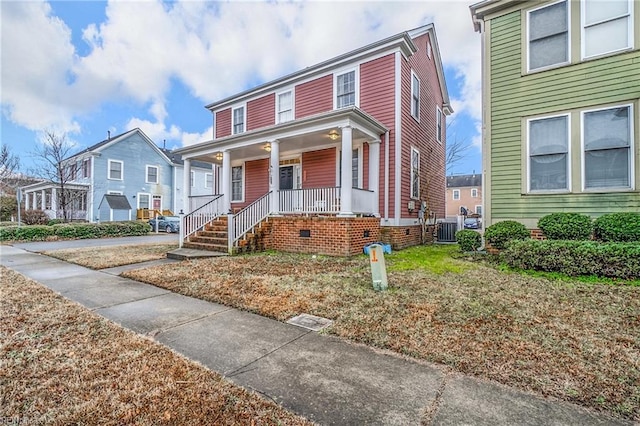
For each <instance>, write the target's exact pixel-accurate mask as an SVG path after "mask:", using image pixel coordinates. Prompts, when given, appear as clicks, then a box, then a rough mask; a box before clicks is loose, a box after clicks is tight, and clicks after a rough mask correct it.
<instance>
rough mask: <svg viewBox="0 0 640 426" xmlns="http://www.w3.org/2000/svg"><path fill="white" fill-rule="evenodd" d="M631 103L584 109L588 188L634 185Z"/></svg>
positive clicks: (584, 168) (583, 126)
mask: <svg viewBox="0 0 640 426" xmlns="http://www.w3.org/2000/svg"><path fill="white" fill-rule="evenodd" d="M632 117H633V108H632V106H631V105H624V106H617V107H614V108H608V109H600V110H592V111H583V112H582V138H583V141H582V144H583V149H584V153H583V170H584V172H583V175H584V189H594V188H630V187H631V181H632V172H631V164H632V163H631V161H632V158H631V149H632V148H631V147H632V142H633V140H632V136H631V135H632V134H633V130H632Z"/></svg>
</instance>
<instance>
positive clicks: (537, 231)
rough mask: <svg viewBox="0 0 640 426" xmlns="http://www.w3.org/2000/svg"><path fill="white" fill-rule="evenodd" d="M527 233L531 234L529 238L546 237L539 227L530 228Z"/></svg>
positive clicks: (541, 238) (540, 238)
mask: <svg viewBox="0 0 640 426" xmlns="http://www.w3.org/2000/svg"><path fill="white" fill-rule="evenodd" d="M529 233H530V234H531V238H532V239H534V240H546V239H547V237H545V236H544V233H542V230H540V229H530V230H529Z"/></svg>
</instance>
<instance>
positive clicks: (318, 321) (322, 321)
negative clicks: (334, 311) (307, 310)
mask: <svg viewBox="0 0 640 426" xmlns="http://www.w3.org/2000/svg"><path fill="white" fill-rule="evenodd" d="M287 324H293V325H297V326H298V327H302V328H306V329H308V330H312V331H320V330H322V329H323V328H327V327H329V326H330V325H331V324H333V321H331V320H330V319H327V318H322V317H317V316H315V315H309V314H300V315H297V316H295V317H293V318H291V319H289V320H288V321H287Z"/></svg>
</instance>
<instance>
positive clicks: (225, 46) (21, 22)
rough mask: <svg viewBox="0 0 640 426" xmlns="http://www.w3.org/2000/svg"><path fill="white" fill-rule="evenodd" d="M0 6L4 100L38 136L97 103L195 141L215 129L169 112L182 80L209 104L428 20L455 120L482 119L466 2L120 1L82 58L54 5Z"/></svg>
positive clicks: (148, 127)
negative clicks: (189, 124) (132, 112)
mask: <svg viewBox="0 0 640 426" xmlns="http://www.w3.org/2000/svg"><path fill="white" fill-rule="evenodd" d="M78 5H79V7H80V4H78ZM1 6H2V17H1V18H2V22H1V27H2V40H3V41H2V62H3V67H2V91H3V94H2V104H3V107H4V110H5V112H6V114H7V116H8V117H9V118H10V120H12V121H13V122H15V123H18V124H20V125H22V126H25V127H27V128H30V129H39V128H43V127H48V126H52V125H54V124H57V125H59V126H61V127H62V128H65V129H67V130H76V131H77V130H80V129H79V126H80V125H79V124H78V122H80V121H81V119H82V117H86V115H87V114H88V113H89V114H90V113H91V111H92V110H96V109H98V108H99V107H100V105H102V104H104V103H106V102H110V103H116V104H117V103H119V102H122V103H127V104H131V103H132V102H133V103H134V104H135V105H140V107H141V108H149V105H150V108H149V110H148V112H149V114H150V115H151V116H152V117H153V120H154V121H149V120H143V119H139V118H131V119H130V120H129V122H128V123H127V125H128V126H130V127H140V128H142V129H143V130H144V131H145V133H147V134H148V135H149V136H150V137H152V139H154V140H156V141H161V140H162V139H170V138H172V139H175V140H177V141H182V143H183V144H190V143H194V142H193V141H194V140H195V139H198V138H199V137H202V136H204V135H205V134H207V136H206V137H203V139H202V140H204V139H208V138H209V137H210V136H209V135H210V134H211V133H210V130H207V131H204V132H203V133H202V134H198V133H197V132H196V133H188V132H185V131H182V130H181V128H180V123H179V122H175V121H174V119H175V117H172V116H170V115H169V114H168V113H167V109H168V108H167V102H169V101H171V95H172V93H171V89H172V83H173V82H174V81H179V82H180V83H181V84H182V85H183V86H184V87H186V88H187V89H188V90H189V91H190V92H191V94H192V95H193V96H195V97H197V98H198V99H200V100H201V101H202V103H203V105H204V104H207V103H209V102H213V101H215V100H218V99H221V98H223V97H226V96H230V95H232V94H234V93H236V92H239V91H241V90H244V89H247V88H250V87H252V86H255V85H257V84H260V83H262V82H265V81H269V80H271V79H274V78H277V77H280V76H283V75H286V74H288V73H290V72H294V71H297V70H299V69H301V68H304V67H306V66H310V65H314V64H316V63H318V62H321V61H323V60H326V59H329V58H331V57H333V56H335V55H338V54H341V53H344V52H347V51H349V50H351V49H355V48H357V47H360V46H362V45H365V44H367V43H371V42H374V41H376V40H379V39H381V38H384V37H387V36H390V35H392V34H396V33H398V32H400V31H404V30H407V29H411V28H414V27H417V26H420V25H423V24H424V23H426V22H432V21H433V22H434V23H435V25H436V30H437V34H438V41H439V45H440V51H441V55H442V59H443V61H444V63H445V64H446V65H448V66H450V67H453V68H454V69H455V70H456V72H457V73H458V75H459V76H462V79H463V86H462V89H461V93H460V96H458V97H457V99H456V100H455V108H456V110H457V112H458V113H465V114H469V115H470V116H471V117H473V118H474V119H475V120H480V117H481V114H480V109H481V104H480V35H479V34H476V33H474V32H473V25H472V23H471V18H470V14H469V9H468V2H466V1H453V2H452V1H420V2H402V3H401V2H394V1H387V2H346V1H345V2H339V3H338V2H320V1H314V2H305V3H301V2H284V3H276V2H206V1H184V2H178V3H162V2H159V1H144V2H119V1H113V2H109V3H108V4H107V6H106V16H107V18H106V20H105V21H104V22H101V23H94V24H91V25H89V26H87V27H86V28H84V29H82V37H83V39H84V40H85V42H87V43H88V44H89V46H90V48H91V49H90V52H89V53H88V54H87V55H86V56H82V57H80V56H78V55H77V53H76V51H75V49H74V46H73V44H72V43H71V32H70V29H69V28H68V27H67V26H66V25H65V23H64V22H62V21H61V20H59V19H58V18H56V17H54V16H51V8H50V6H49V5H48V4H47V3H40V2H2V5H1ZM70 77H71V78H70ZM209 123H210V122H204V123H203V126H208V125H209ZM121 130H127V129H121Z"/></svg>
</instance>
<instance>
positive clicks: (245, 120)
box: [231, 103, 247, 135]
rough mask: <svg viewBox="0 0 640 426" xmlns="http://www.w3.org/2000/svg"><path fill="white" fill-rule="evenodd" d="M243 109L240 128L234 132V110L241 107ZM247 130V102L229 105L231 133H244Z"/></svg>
mask: <svg viewBox="0 0 640 426" xmlns="http://www.w3.org/2000/svg"><path fill="white" fill-rule="evenodd" d="M241 108H242V110H243V113H242V114H243V116H242V130H241V131H239V132H236V129H235V127H236V126H235V125H234V121H233V118H234V117H235V111H236V110H239V109H241ZM246 131H247V104H246V103H244V104H242V105H236V106H234V107H231V134H232V135H239V134H241V133H244V132H246Z"/></svg>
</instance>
